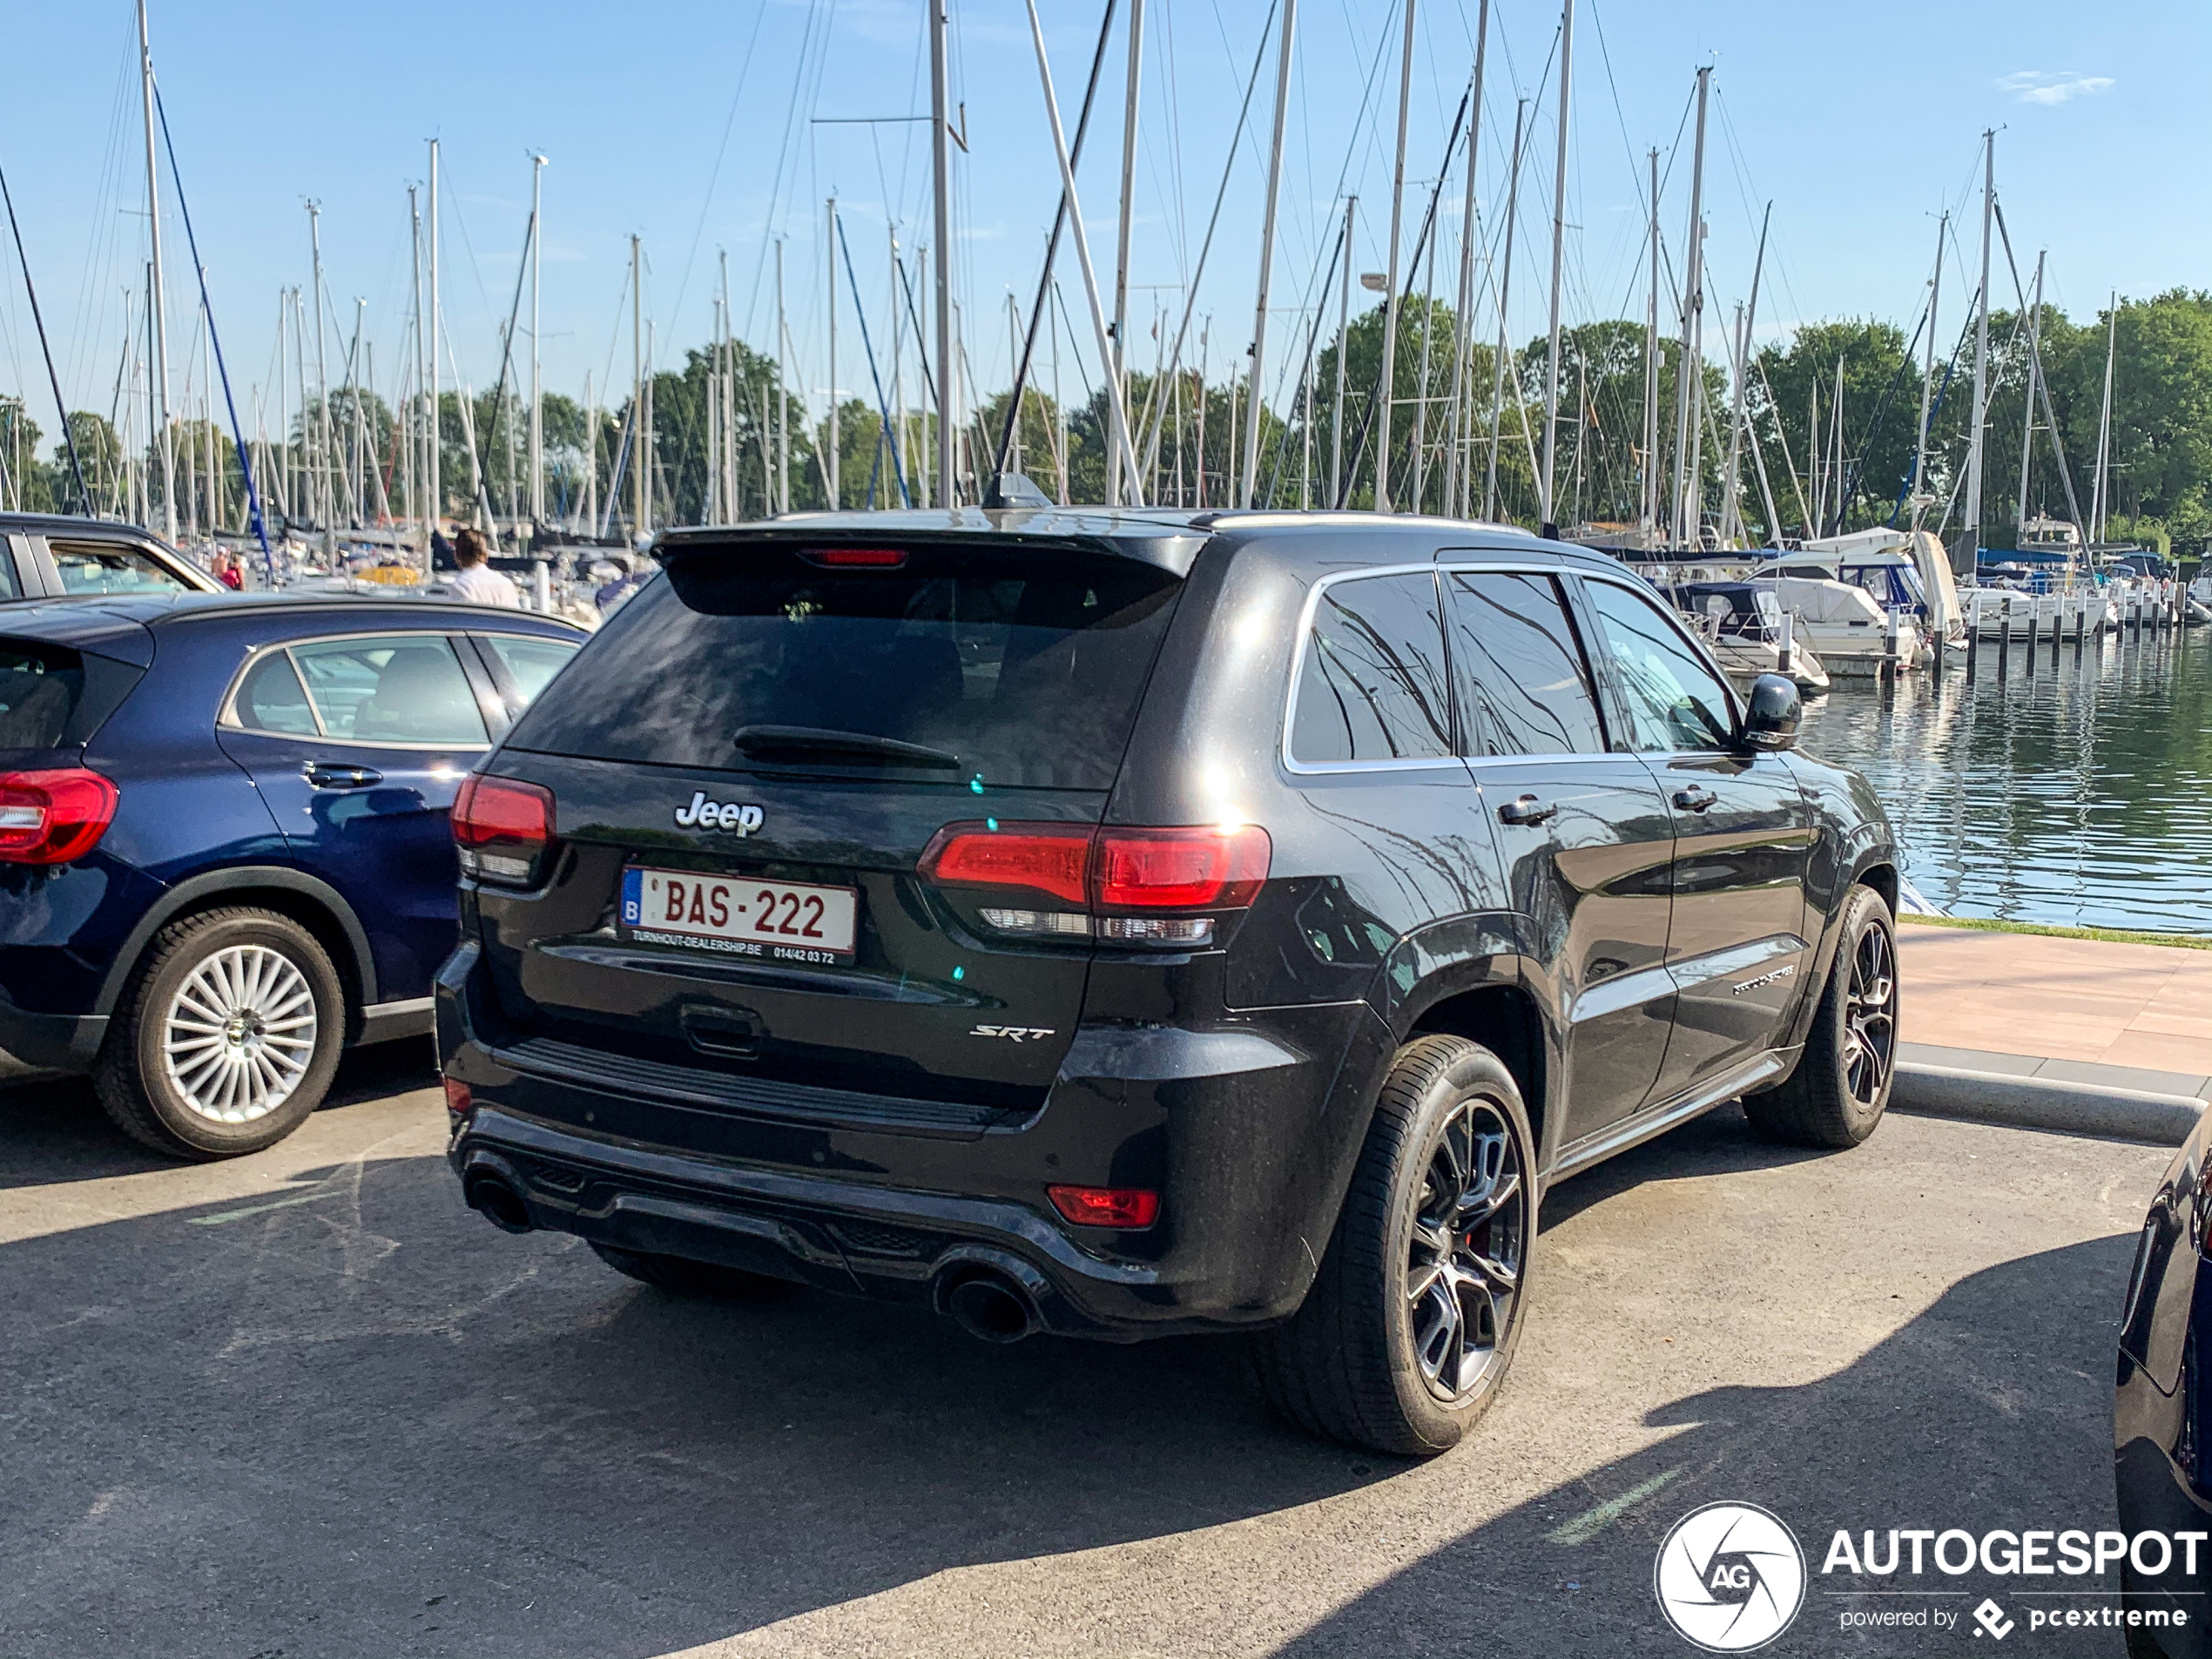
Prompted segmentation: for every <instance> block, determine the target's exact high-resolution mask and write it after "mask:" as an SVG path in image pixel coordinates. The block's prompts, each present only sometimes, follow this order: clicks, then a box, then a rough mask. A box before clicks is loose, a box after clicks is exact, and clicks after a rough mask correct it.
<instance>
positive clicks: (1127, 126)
mask: <svg viewBox="0 0 2212 1659" xmlns="http://www.w3.org/2000/svg"><path fill="white" fill-rule="evenodd" d="M1293 3H1295V0H1293ZM1143 66H1144V0H1130V9H1129V73H1128V75H1127V77H1126V78H1125V81H1126V84H1125V85H1124V88H1123V101H1122V203H1121V218H1120V220H1119V222H1118V224H1117V225H1116V229H1115V233H1114V238H1115V240H1114V327H1113V344H1114V356H1113V361H1111V362H1109V363H1108V364H1107V365H1106V372H1107V373H1108V374H1110V375H1112V376H1113V377H1114V383H1115V385H1116V386H1117V387H1118V388H1120V389H1121V397H1122V401H1123V403H1124V404H1127V402H1128V401H1129V372H1128V368H1127V367H1126V358H1127V354H1128V341H1129V233H1130V216H1131V214H1132V212H1133V211H1134V209H1135V206H1136V111H1137V94H1138V91H1139V90H1140V84H1141V83H1142V81H1143ZM1078 125H1080V124H1078ZM1272 200H1273V199H1272V197H1271V198H1270V212H1269V222H1270V223H1271V224H1272V223H1273V209H1272ZM1266 259H1267V253H1266V249H1265V247H1264V245H1263V246H1262V248H1261V251H1260V260H1261V278H1260V283H1261V287H1262V290H1263V292H1264V289H1265V287H1266V275H1265V272H1266V265H1265V261H1266ZM1130 467H1131V468H1132V469H1134V468H1135V467H1136V462H1135V460H1133V459H1132V460H1131V461H1130ZM1127 482H1128V484H1129V487H1130V489H1131V491H1132V492H1136V482H1137V481H1136V476H1135V475H1134V472H1133V471H1132V475H1131V476H1130V478H1129V480H1128V481H1127ZM1122 492H1123V477H1122V457H1121V452H1120V451H1119V450H1117V449H1116V448H1114V446H1113V445H1112V444H1111V443H1110V442H1109V444H1108V445H1107V446H1106V504H1107V505H1108V506H1109V507H1118V506H1120V505H1121V504H1122Z"/></svg>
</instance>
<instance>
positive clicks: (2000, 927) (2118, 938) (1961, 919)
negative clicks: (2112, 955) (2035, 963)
mask: <svg viewBox="0 0 2212 1659" xmlns="http://www.w3.org/2000/svg"><path fill="white" fill-rule="evenodd" d="M1898 921H1910V922H1916V923H1918V924H1919V926H1921V927H1963V928H1966V929H1967V930H1968V931H1969V932H1973V933H1983V934H2041V935H2042V936H2043V937H2045V938H2047V939H2095V940H2101V941H2103V942H2104V943H2106V944H2108V945H2165V946H2168V947H2169V948H2172V949H2175V950H2212V938H2207V937H2206V936H2205V935H2204V934H2139V933H2130V932H2128V931H2127V930H2126V929H2124V928H2120V927H2051V926H2048V925H2047V924H2046V923H2043V922H2040V921H1998V920H1996V919H1995V918H1994V917H1991V916H1912V915H1900V916H1899V917H1898Z"/></svg>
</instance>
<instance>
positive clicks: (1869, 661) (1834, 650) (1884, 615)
mask: <svg viewBox="0 0 2212 1659" xmlns="http://www.w3.org/2000/svg"><path fill="white" fill-rule="evenodd" d="M1750 586H1752V587H1755V588H1762V589H1764V590H1767V591H1768V592H1770V593H1772V594H1773V595H1774V597H1775V602H1776V604H1777V605H1778V606H1779V607H1780V608H1781V609H1782V610H1785V611H1788V612H1790V613H1791V615H1792V617H1794V619H1795V629H1796V631H1797V635H1798V636H1799V637H1802V638H1804V639H1805V640H1806V641H1808V643H1810V644H1811V646H1812V648H1813V650H1814V651H1816V652H1817V654H1818V656H1819V658H1820V662H1821V664H1822V666H1823V667H1824V668H1825V669H1826V670H1827V671H1828V672H1829V673H1830V674H1831V675H1832V674H1877V673H1880V672H1882V671H1884V670H1885V669H1898V668H1912V667H1916V666H1918V665H1919V661H1920V654H1921V651H1922V650H1923V648H1924V647H1923V642H1922V639H1921V635H1920V627H1919V620H1918V619H1917V618H1916V617H1913V616H1912V615H1911V614H1910V613H1908V612H1907V611H1906V610H1905V609H1904V607H1903V606H1901V605H1900V606H1892V607H1891V608H1890V609H1889V610H1884V609H1883V608H1882V607H1881V606H1880V605H1878V604H1875V602H1874V596H1873V595H1872V594H1871V593H1869V592H1867V591H1866V590H1865V589H1864V588H1862V587H1858V586H1856V585H1855V584H1853V583H1849V582H1831V581H1828V580H1827V579H1825V578H1824V577H1813V576H1761V577H1751V578H1750Z"/></svg>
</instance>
